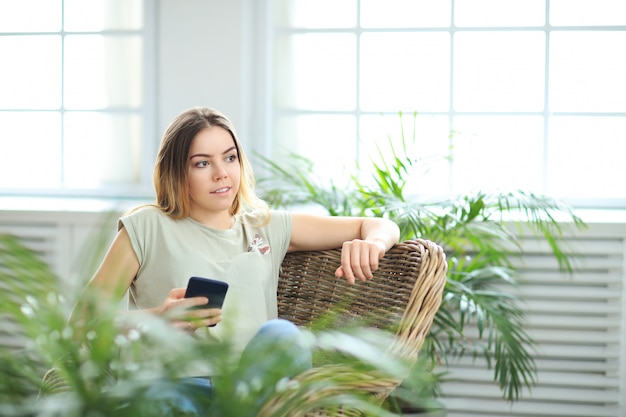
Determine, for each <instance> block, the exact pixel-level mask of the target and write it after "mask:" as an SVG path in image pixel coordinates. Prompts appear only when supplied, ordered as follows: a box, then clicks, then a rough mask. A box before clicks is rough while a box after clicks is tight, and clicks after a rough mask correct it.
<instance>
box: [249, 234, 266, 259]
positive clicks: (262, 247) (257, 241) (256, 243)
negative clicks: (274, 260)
mask: <svg viewBox="0 0 626 417" xmlns="http://www.w3.org/2000/svg"><path fill="white" fill-rule="evenodd" d="M248 252H259V253H260V254H261V255H265V254H268V253H270V245H266V244H265V243H264V242H263V238H262V237H261V235H259V234H255V235H254V238H252V242H250V244H248Z"/></svg>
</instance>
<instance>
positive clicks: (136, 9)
mask: <svg viewBox="0 0 626 417" xmlns="http://www.w3.org/2000/svg"><path fill="white" fill-rule="evenodd" d="M63 10H64V13H65V20H64V24H65V30H66V31H68V32H77V31H102V30H111V29H125V30H140V29H142V28H143V1H141V0H64V3H63Z"/></svg>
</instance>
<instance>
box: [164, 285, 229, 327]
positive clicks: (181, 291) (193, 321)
mask: <svg viewBox="0 0 626 417" xmlns="http://www.w3.org/2000/svg"><path fill="white" fill-rule="evenodd" d="M185 291H186V288H174V289H172V290H171V291H170V292H169V294H168V295H167V297H166V298H165V300H164V301H163V303H162V304H161V305H160V306H159V307H157V308H156V309H155V310H154V313H155V314H157V315H159V316H165V317H167V318H168V319H169V320H170V321H171V323H172V325H173V326H174V327H177V328H179V329H182V330H185V331H188V332H194V331H195V330H196V329H198V328H200V327H208V326H211V325H215V324H217V323H219V322H220V321H222V310H221V309H219V308H198V309H193V307H198V306H202V305H205V304H207V303H208V302H209V300H208V299H207V298H206V297H191V298H185Z"/></svg>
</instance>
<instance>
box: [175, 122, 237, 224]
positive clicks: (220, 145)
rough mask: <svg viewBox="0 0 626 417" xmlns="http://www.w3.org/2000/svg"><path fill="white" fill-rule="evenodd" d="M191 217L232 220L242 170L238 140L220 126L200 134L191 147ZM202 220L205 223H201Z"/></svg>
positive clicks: (189, 176) (189, 165)
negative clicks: (229, 210)
mask: <svg viewBox="0 0 626 417" xmlns="http://www.w3.org/2000/svg"><path fill="white" fill-rule="evenodd" d="M187 169H188V178H189V194H190V199H191V216H192V217H194V218H195V219H196V220H200V221H202V220H205V219H208V218H218V219H219V218H221V216H222V215H225V216H227V217H228V218H229V220H230V215H229V213H228V209H229V208H230V206H231V205H232V204H233V201H234V199H235V198H236V197H237V192H238V191H239V184H240V179H241V170H240V165H239V155H238V153H237V148H236V147H235V141H234V140H233V138H232V137H231V135H230V133H229V132H228V131H227V130H225V129H224V128H221V127H219V126H212V127H208V128H205V129H203V130H201V131H200V132H198V134H196V136H195V137H194V138H193V141H192V142H191V147H190V148H189V164H188V168H187ZM201 219H202V220H201Z"/></svg>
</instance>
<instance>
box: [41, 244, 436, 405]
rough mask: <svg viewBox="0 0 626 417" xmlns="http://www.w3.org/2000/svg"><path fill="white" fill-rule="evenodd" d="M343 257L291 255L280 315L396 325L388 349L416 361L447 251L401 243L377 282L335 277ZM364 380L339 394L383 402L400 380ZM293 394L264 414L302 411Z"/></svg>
mask: <svg viewBox="0 0 626 417" xmlns="http://www.w3.org/2000/svg"><path fill="white" fill-rule="evenodd" d="M340 262H341V250H340V249H331V250H324V251H310V252H293V253H289V254H287V256H286V257H285V259H284V261H283V264H282V268H281V273H280V281H279V288H278V311H279V316H280V317H282V318H285V319H287V320H291V321H292V322H294V323H295V324H297V325H300V326H306V325H307V324H310V323H312V322H313V321H314V320H315V319H317V318H319V317H320V316H322V315H324V314H326V313H328V312H329V311H330V310H331V309H332V310H333V311H334V312H335V313H337V314H340V315H341V317H342V318H343V319H345V318H354V319H366V320H367V323H368V325H369V326H373V327H377V328H384V329H390V328H393V329H396V331H395V338H394V342H393V343H392V345H391V346H389V350H388V352H389V354H391V355H394V357H399V358H403V359H406V360H408V362H409V363H413V362H414V361H415V360H416V359H417V354H418V351H419V349H420V347H421V346H422V343H423V342H424V338H425V337H426V334H427V333H428V331H429V329H430V327H431V325H432V322H433V318H434V316H435V314H436V312H437V310H438V308H439V305H440V304H441V299H442V294H443V289H444V286H445V283H446V270H447V263H446V257H445V253H444V252H443V249H442V248H441V247H440V246H438V245H437V244H435V243H433V242H431V241H428V240H422V239H417V240H409V241H405V242H403V243H399V244H397V245H395V246H394V247H393V248H392V249H391V250H389V251H388V252H387V254H385V256H384V257H383V259H381V261H380V264H379V269H378V270H377V271H376V272H375V273H374V279H373V280H371V281H368V282H366V283H363V282H357V283H356V284H355V285H350V284H348V283H347V281H346V280H345V279H337V278H336V277H335V269H336V268H337V265H339V264H340ZM338 306H339V308H337V307H338ZM341 372H351V370H350V369H346V368H343V367H341V366H337V365H327V366H319V367H314V368H313V369H310V370H309V371H307V372H304V373H303V374H301V375H300V376H298V377H297V379H299V380H300V381H302V382H306V381H314V380H319V379H323V378H327V377H332V376H333V375H337V374H338V373H341ZM358 380H359V382H358V383H356V384H354V383H353V382H352V383H350V384H346V385H345V386H343V387H342V386H339V387H334V388H333V389H334V390H336V391H337V393H341V391H342V390H345V391H346V392H354V391H355V390H358V391H361V392H366V393H367V394H368V395H369V394H371V395H372V396H373V400H374V401H378V402H379V403H382V402H383V401H384V399H385V398H386V397H387V396H388V395H389V394H390V393H391V391H393V390H394V389H395V388H396V387H397V386H398V385H399V384H400V383H401V382H402V381H400V380H397V379H394V378H388V377H384V376H380V375H377V374H374V373H372V374H363V375H359V378H358ZM44 384H46V385H47V387H48V390H47V392H62V391H67V390H68V387H67V386H66V385H65V384H64V382H63V381H62V380H61V379H60V376H59V375H58V373H57V372H56V371H55V369H52V370H51V371H49V372H48V373H47V374H46V376H45V377H44ZM289 395H290V392H289V390H287V391H284V392H281V393H278V394H276V395H274V396H273V397H272V398H270V400H269V401H267V403H266V404H265V406H264V407H263V409H262V410H261V412H260V414H259V416H261V417H262V416H270V415H272V416H278V415H284V416H285V417H295V416H298V415H301V414H298V413H297V412H295V411H294V410H289V409H285V407H284V404H285V403H288V402H289V398H288V396H289ZM303 401H304V403H303ZM305 402H306V400H302V399H299V401H298V403H299V404H300V405H305ZM306 415H315V416H323V415H325V414H324V410H316V411H314V412H312V413H308V414H306ZM342 415H352V414H349V413H344V414H342Z"/></svg>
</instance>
